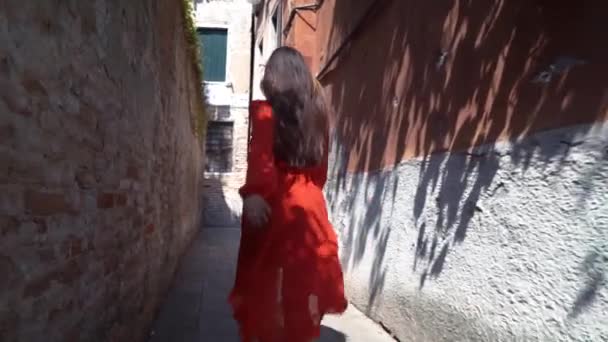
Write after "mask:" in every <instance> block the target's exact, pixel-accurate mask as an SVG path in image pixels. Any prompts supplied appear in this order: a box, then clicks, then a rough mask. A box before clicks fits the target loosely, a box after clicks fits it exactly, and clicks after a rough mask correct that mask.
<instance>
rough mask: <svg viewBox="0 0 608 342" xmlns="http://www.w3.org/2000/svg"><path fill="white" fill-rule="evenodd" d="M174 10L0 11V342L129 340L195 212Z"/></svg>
mask: <svg viewBox="0 0 608 342" xmlns="http://www.w3.org/2000/svg"><path fill="white" fill-rule="evenodd" d="M182 27H183V25H182V13H181V9H180V7H179V5H178V4H177V3H176V2H175V1H169V0H160V1H155V2H150V1H143V0H136V1H122V2H119V1H105V0H99V1H95V2H89V1H64V2H32V1H26V2H23V1H12V0H9V1H3V2H1V3H0V42H1V44H0V274H1V275H2V276H0V341H7V342H11V341H141V340H143V339H144V335H145V331H146V330H147V325H148V324H149V322H150V321H151V319H152V318H153V315H154V312H155V309H156V307H157V304H158V302H159V298H161V297H162V296H163V294H164V292H165V290H166V289H167V286H168V284H169V282H170V280H171V277H172V274H173V271H174V270H175V266H176V262H177V260H178V258H179V256H180V254H181V252H182V251H183V250H184V248H185V247H186V245H187V244H188V242H189V241H190V240H191V238H192V236H193V235H194V233H195V232H196V229H197V227H198V223H199V216H200V200H201V189H202V186H201V178H202V158H203V151H202V148H201V144H200V141H199V140H197V138H196V137H195V136H194V134H193V130H192V127H191V113H192V111H193V108H195V107H196V103H197V102H196V101H199V99H200V97H199V96H197V92H198V91H199V90H198V86H197V84H196V82H195V79H194V74H193V70H192V68H191V65H192V64H191V62H190V59H189V56H188V55H187V52H186V45H185V41H184V32H183V30H182Z"/></svg>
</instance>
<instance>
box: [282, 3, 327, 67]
mask: <svg viewBox="0 0 608 342" xmlns="http://www.w3.org/2000/svg"><path fill="white" fill-rule="evenodd" d="M300 2H302V1H300ZM304 2H306V1H304ZM306 3H308V2H306ZM294 6H296V5H294ZM286 7H287V6H286ZM284 18H285V21H287V19H288V18H289V12H286V14H285V15H284ZM285 24H286V23H285ZM287 33H288V34H287V36H284V37H285V45H288V46H291V47H294V48H296V49H298V51H300V52H301V53H302V55H304V59H306V63H307V64H308V66H309V67H310V68H311V70H312V71H313V72H316V71H317V69H318V66H319V58H318V49H317V15H316V13H315V12H313V11H309V10H301V11H298V12H297V13H296V15H295V17H294V19H293V22H292V26H291V28H290V30H289V31H288V32H287Z"/></svg>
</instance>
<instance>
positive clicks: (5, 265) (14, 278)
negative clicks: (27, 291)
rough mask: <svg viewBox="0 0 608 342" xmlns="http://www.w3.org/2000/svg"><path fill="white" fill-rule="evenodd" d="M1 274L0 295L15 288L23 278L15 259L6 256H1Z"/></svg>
mask: <svg viewBox="0 0 608 342" xmlns="http://www.w3.org/2000/svg"><path fill="white" fill-rule="evenodd" d="M0 274H2V277H0V293H6V291H8V290H11V289H12V288H14V287H15V286H16V285H17V283H18V282H19V281H21V280H22V277H23V276H22V274H21V271H20V270H19V268H18V267H17V265H16V264H15V262H14V261H13V259H11V258H9V257H8V256H5V255H0Z"/></svg>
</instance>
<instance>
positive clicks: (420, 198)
mask: <svg viewBox="0 0 608 342" xmlns="http://www.w3.org/2000/svg"><path fill="white" fill-rule="evenodd" d="M367 3H369V4H370V5H371V3H372V1H368V2H367ZM334 6H335V8H334V9H333V25H334V28H333V31H332V32H331V33H330V37H332V39H334V40H335V39H342V38H344V37H345V36H347V33H348V32H349V30H352V29H353V27H354V25H353V23H352V21H353V18H352V17H350V16H349V15H348V13H349V8H348V7H349V6H350V3H349V2H348V1H340V0H336V1H335V4H334ZM374 6H376V7H378V8H376V9H374V10H373V11H370V13H371V14H370V16H369V17H368V18H367V19H365V20H364V21H363V23H362V25H361V27H364V28H365V30H362V32H363V31H364V32H365V34H361V33H362V32H355V34H354V35H353V36H352V39H351V41H350V43H349V44H347V45H346V50H349V51H347V52H344V53H342V54H341V57H339V58H338V60H337V62H336V63H335V65H334V66H332V67H330V69H328V72H327V74H325V75H322V76H321V82H322V83H323V84H324V86H325V88H326V89H327V91H328V95H329V96H330V97H331V99H332V105H333V110H334V112H335V117H334V119H335V120H334V122H335V139H336V141H337V143H336V146H335V147H334V149H333V155H332V159H333V160H334V162H333V164H332V170H331V171H330V173H331V174H332V175H333V179H334V181H333V182H332V183H329V184H328V187H327V189H326V191H327V194H328V199H329V202H330V203H331V205H332V210H333V211H340V212H345V213H350V227H353V228H350V229H346V232H345V233H346V235H345V242H344V247H343V254H344V262H345V264H347V265H349V267H352V266H353V265H356V264H357V263H359V262H360V261H361V260H362V258H363V255H364V254H365V253H366V249H369V246H370V243H369V242H370V241H373V242H375V243H376V245H377V248H375V249H374V250H373V253H374V255H373V258H374V274H372V277H371V278H370V283H371V284H370V285H371V286H372V288H379V289H381V288H382V286H383V283H384V279H385V278H384V276H385V272H384V271H382V270H383V269H385V265H384V263H385V256H384V253H385V250H386V249H385V248H382V246H384V247H385V246H386V244H387V241H388V238H389V236H390V234H391V230H392V229H393V228H395V229H402V228H404V229H409V228H410V226H409V225H411V226H413V227H411V228H415V229H417V230H418V239H417V246H416V252H415V253H416V254H415V262H414V268H417V267H424V269H422V270H421V274H422V276H421V281H420V285H421V286H424V281H425V280H426V279H427V277H429V276H431V277H437V276H439V275H440V274H441V272H442V270H443V269H444V266H445V260H446V258H447V257H448V255H449V254H450V251H451V250H452V248H453V247H454V246H455V245H457V244H460V243H462V242H463V241H465V239H466V237H467V234H468V229H469V227H470V225H471V222H472V221H473V220H474V219H475V216H476V214H477V213H480V212H483V208H482V207H481V206H480V205H479V203H478V202H479V200H480V198H481V197H487V196H498V195H500V194H501V193H502V192H504V191H509V189H507V186H506V185H505V184H503V183H500V182H498V183H497V184H495V182H494V180H495V176H496V175H497V172H498V171H499V170H500V166H501V163H506V162H509V163H511V164H513V165H515V166H518V167H520V168H521V169H522V170H523V172H526V170H527V169H528V168H529V166H530V165H531V164H532V163H534V165H535V166H536V167H541V168H543V171H544V172H546V173H547V174H553V175H555V174H559V172H560V170H561V168H562V167H563V166H564V165H567V164H568V163H569V160H568V156H569V154H570V152H571V149H572V148H573V147H576V146H577V144H578V143H579V141H578V140H576V139H577V138H576V137H577V136H578V135H584V134H585V133H588V130H589V126H586V125H584V124H588V123H592V122H596V121H602V120H605V119H606V118H607V116H608V115H607V113H608V111H607V109H608V93H607V92H606V89H608V80H607V79H606V78H605V77H598V76H597V75H606V74H608V65H607V64H606V63H605V60H606V59H607V58H608V46H605V45H601V44H597V43H596V42H598V41H600V40H601V39H602V30H601V29H600V23H602V22H603V19H602V17H601V14H600V13H604V12H605V11H606V10H608V4H606V3H604V2H600V1H591V0H588V1H584V2H583V3H580V4H579V3H577V4H576V5H575V6H574V5H572V4H571V2H566V1H548V0H535V1H529V0H515V1H506V0H492V1H486V2H483V3H480V2H475V1H470V0H455V1H445V2H441V3H436V2H428V1H422V0H414V1H395V0H382V1H376V2H375V5H374ZM386 23H390V29H387V27H389V26H388V25H386ZM380 37H382V39H380ZM334 45H336V44H334ZM362 66H365V67H362ZM353 70H357V72H353ZM559 127H569V131H568V132H567V133H564V135H563V139H561V140H558V141H555V143H550V144H540V143H539V141H537V140H535V139H534V138H531V139H527V140H525V141H518V140H519V139H520V137H523V136H526V135H530V134H531V133H534V132H540V131H545V130H549V129H554V128H559ZM496 140H509V141H512V144H511V145H509V146H507V147H506V148H504V149H501V148H495V147H488V146H490V144H492V143H493V142H495V141H496ZM486 144H487V145H486ZM471 146H480V147H478V148H476V149H471V148H470V147H471ZM444 152H450V153H444ZM412 158H418V159H413V160H412V164H413V165H416V166H417V167H418V169H419V178H418V184H417V190H416V193H415V194H413V196H414V197H415V198H414V205H413V208H412V217H413V221H411V222H410V221H408V220H407V219H405V220H399V219H398V218H399V217H398V216H396V215H398V214H395V213H393V212H392V211H393V209H392V208H386V207H385V206H383V205H384V204H385V203H388V202H391V201H392V202H393V205H394V201H395V199H396V193H397V191H396V190H397V186H398V185H397V184H398V183H399V179H397V176H396V174H397V173H390V172H385V171H381V170H382V169H383V168H384V167H393V166H396V165H397V164H398V163H399V162H400V161H401V160H403V159H412ZM398 167H400V166H398ZM404 167H406V166H404ZM347 170H357V171H368V174H367V175H363V174H354V175H353V176H352V177H350V178H349V177H347ZM403 181H405V182H407V181H408V180H403ZM430 195H434V196H435V198H434V199H433V200H429V199H428V197H429V196H430ZM581 196H584V193H582V194H581ZM360 197H363V198H364V202H365V207H364V208H359V207H357V206H356V200H357V199H358V198H360ZM383 220H387V221H386V222H390V223H389V224H384V225H383V224H381V222H382V221H383ZM386 222H385V223H386ZM397 222H399V223H397ZM393 224H398V225H400V226H395V227H393ZM401 225H405V227H402V226H401ZM354 227H357V229H355V228H354ZM369 252H370V253H371V252H372V251H369ZM422 261H424V263H423V262H422ZM376 264H377V265H376ZM372 292H373V291H372ZM374 300H375V298H372V299H371V303H370V304H373V301H374Z"/></svg>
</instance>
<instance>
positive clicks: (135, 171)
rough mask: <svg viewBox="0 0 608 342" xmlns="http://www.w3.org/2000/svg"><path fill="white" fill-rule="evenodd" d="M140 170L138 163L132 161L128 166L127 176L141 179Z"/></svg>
mask: <svg viewBox="0 0 608 342" xmlns="http://www.w3.org/2000/svg"><path fill="white" fill-rule="evenodd" d="M139 176H140V171H139V168H138V167H137V165H135V164H134V163H130V164H129V166H128V167H127V177H129V178H131V179H135V180H139Z"/></svg>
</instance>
